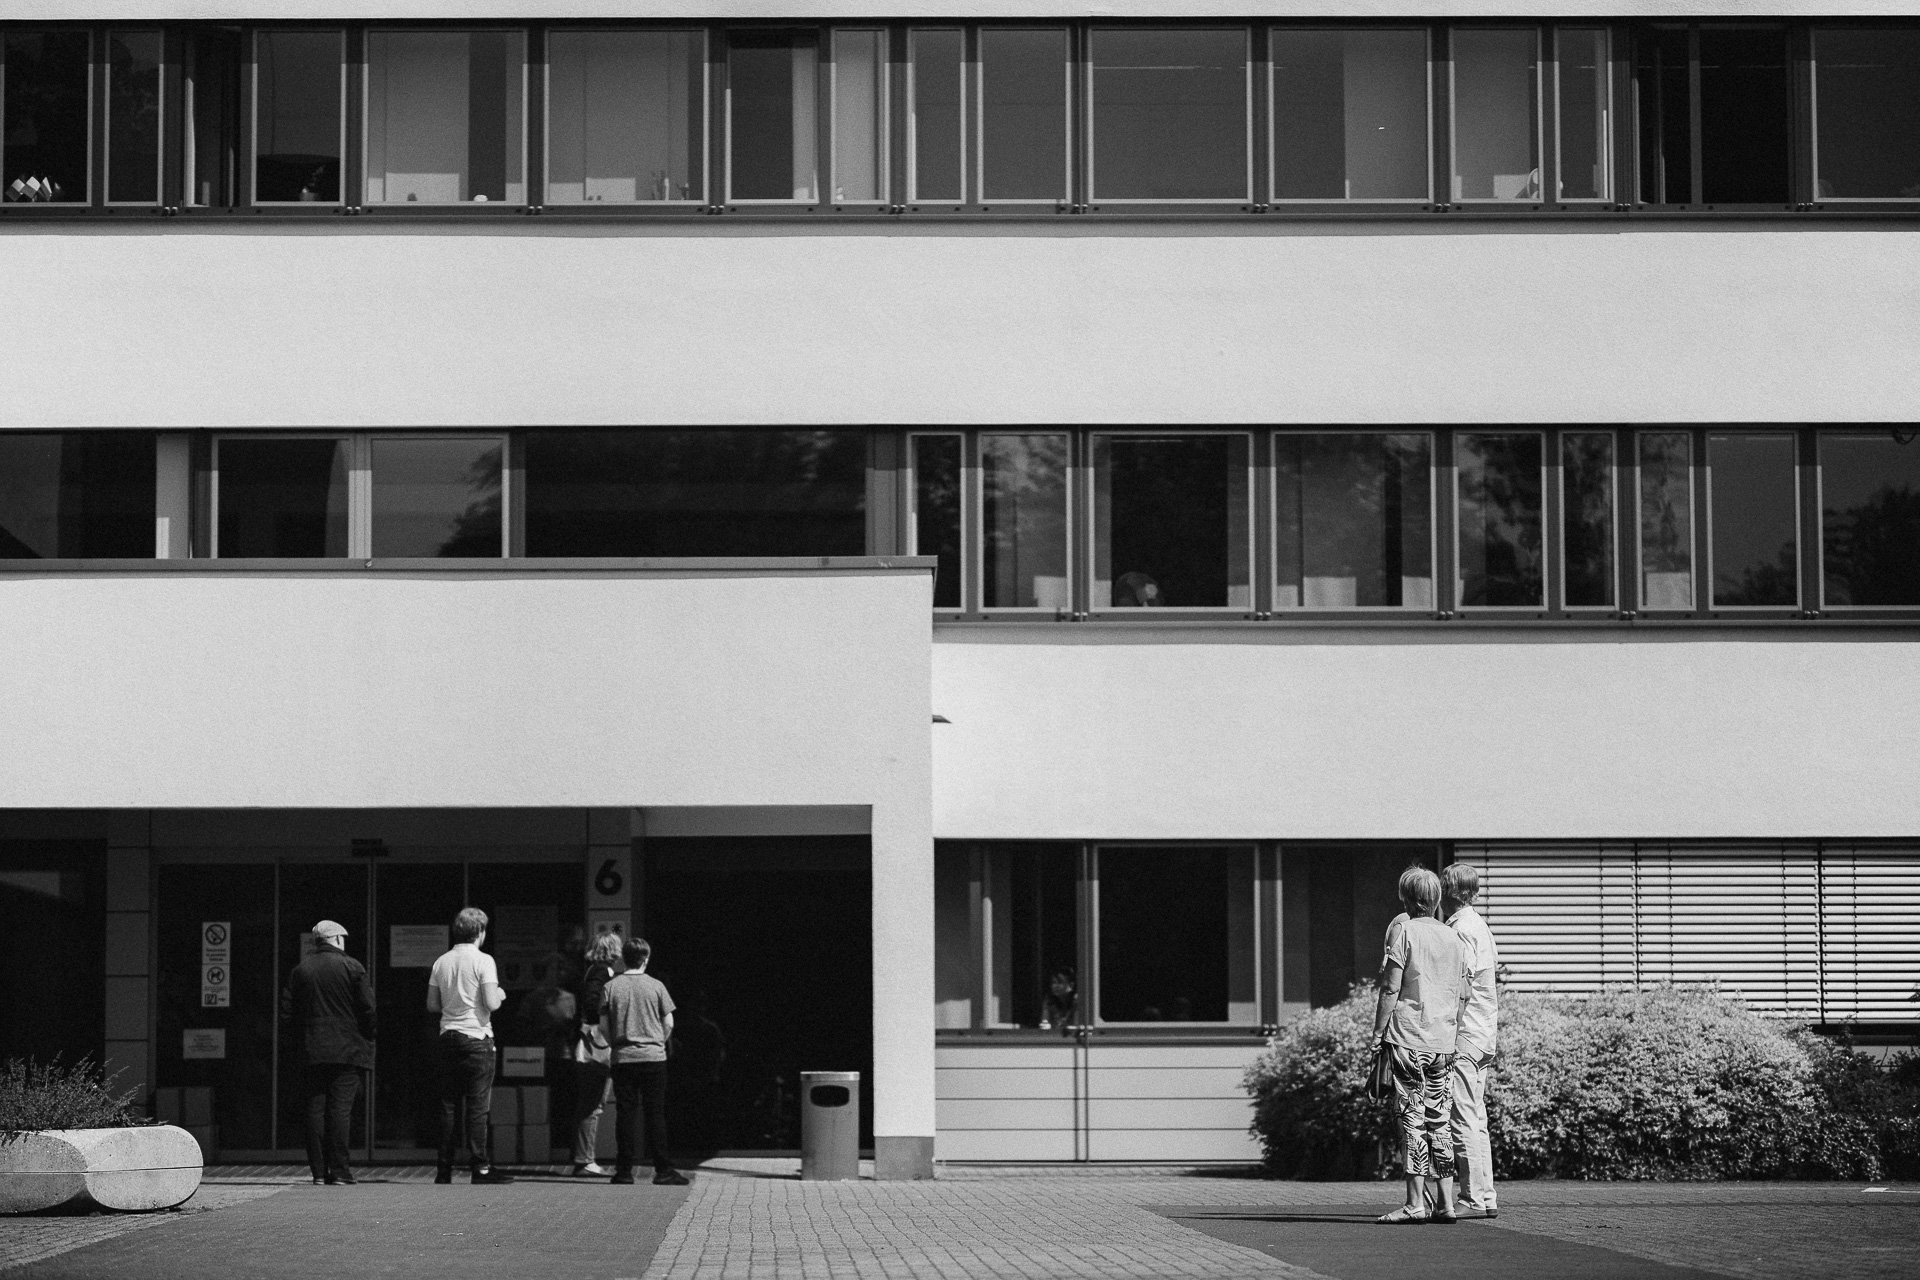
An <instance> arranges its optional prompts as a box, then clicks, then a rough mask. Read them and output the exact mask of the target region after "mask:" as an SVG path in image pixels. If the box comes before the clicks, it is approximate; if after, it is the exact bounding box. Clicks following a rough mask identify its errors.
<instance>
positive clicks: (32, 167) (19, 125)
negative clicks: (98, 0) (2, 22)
mask: <svg viewBox="0 0 1920 1280" xmlns="http://www.w3.org/2000/svg"><path fill="white" fill-rule="evenodd" d="M0 48H4V49H5V52H6V68H5V88H6V91H5V97H4V99H3V100H0V182H4V183H5V186H4V188H0V199H3V200H5V201H6V202H7V203H8V204H14V203H22V204H45V203H85V202H86V200H87V199H88V193H87V174H88V166H87V139H88V136H89V133H90V125H91V122H92V119H93V112H92V110H91V109H90V106H89V101H88V98H89V95H88V92H87V86H88V84H89V82H90V64H89V59H90V58H91V56H92V52H91V48H92V42H91V40H90V39H89V37H88V35H87V33H86V32H84V31H46V32H28V31H10V32H7V33H6V34H5V35H4V36H0Z"/></svg>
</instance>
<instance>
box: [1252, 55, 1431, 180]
mask: <svg viewBox="0 0 1920 1280" xmlns="http://www.w3.org/2000/svg"><path fill="white" fill-rule="evenodd" d="M1427 43H1428V38H1427V32H1426V30H1425V29H1424V28H1408V29H1404V30H1395V29H1389V28H1352V29H1346V30H1330V31H1312V30H1300V29H1295V28H1275V29H1274V32H1273V44H1272V51H1273V198H1274V200H1276V201H1327V200H1362V201H1382V200H1387V201H1393V200H1411V201H1420V200H1430V199H1432V198H1433V192H1432V187H1433V178H1432V167H1431V160H1430V158H1429V157H1430V143H1429V135H1430V134H1431V132H1432V130H1431V125H1430V123H1429V120H1430V113H1431V110H1432V107H1431V103H1432V93H1431V91H1430V89H1429V79H1428V74H1429V73H1428V68H1427V56H1428V55H1427Z"/></svg>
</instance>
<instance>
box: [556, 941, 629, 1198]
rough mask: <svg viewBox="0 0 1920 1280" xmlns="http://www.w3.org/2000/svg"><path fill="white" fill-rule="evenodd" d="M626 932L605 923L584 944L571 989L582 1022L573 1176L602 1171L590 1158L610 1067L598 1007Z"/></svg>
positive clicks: (617, 966) (577, 1043) (577, 1036)
mask: <svg viewBox="0 0 1920 1280" xmlns="http://www.w3.org/2000/svg"><path fill="white" fill-rule="evenodd" d="M625 942H626V937H625V935H623V934H621V933H620V932H619V931H618V930H615V929H609V930H607V931H606V932H605V933H602V934H600V935H598V936H597V937H595V938H594V940H593V941H592V942H589V943H588V944H587V949H586V955H585V957H584V958H585V960H586V962H587V972H586V974H585V976H584V977H583V978H582V979H581V981H580V989H579V991H577V992H576V993H575V996H576V1000H575V1007H576V1008H577V1009H578V1010H579V1016H580V1025H579V1026H578V1027H576V1028H575V1029H574V1043H573V1052H572V1053H571V1054H570V1055H569V1057H570V1058H571V1060H572V1064H573V1067H572V1070H573V1098H574V1105H573V1118H574V1125H573V1172H574V1176H575V1177H597V1176H599V1175H601V1174H604V1173H605V1172H606V1170H605V1169H602V1168H601V1167H600V1165H599V1163H598V1162H597V1161H595V1160H594V1158H593V1149H594V1148H595V1147H596V1146H598V1145H599V1142H600V1113H601V1111H602V1109H603V1107H604V1104H605V1102H606V1097H607V1079H608V1076H609V1075H610V1073H611V1072H612V1070H613V1058H612V1054H611V1053H610V1052H609V1051H608V1047H607V1038H606V1036H604V1035H603V1034H601V1031H600V1007H601V1005H602V1004H604V1003H605V1001H606V991H607V983H608V982H610V981H612V980H613V976H614V975H615V974H617V973H619V972H620V971H621V970H622V969H624V968H625V967H626V966H625V964H623V963H622V962H621V959H620V948H621V945H622V944H623V943H625Z"/></svg>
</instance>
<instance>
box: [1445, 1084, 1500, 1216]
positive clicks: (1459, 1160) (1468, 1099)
mask: <svg viewBox="0 0 1920 1280" xmlns="http://www.w3.org/2000/svg"><path fill="white" fill-rule="evenodd" d="M1492 1067H1493V1058H1492V1056H1491V1055H1488V1056H1487V1057H1485V1058H1482V1059H1479V1060H1478V1061H1476V1060H1475V1059H1474V1058H1473V1057H1472V1056H1471V1055H1470V1054H1468V1053H1467V1052H1466V1051H1464V1050H1463V1051H1462V1052H1460V1053H1458V1054H1455V1055H1454V1059H1453V1150H1454V1160H1455V1163H1456V1164H1457V1165H1458V1166H1459V1174H1460V1198H1461V1200H1462V1201H1463V1202H1465V1203H1467V1204H1470V1205H1476V1206H1478V1207H1479V1208H1482V1209H1494V1208H1498V1207H1499V1206H1498V1205H1497V1204H1496V1203H1495V1201H1494V1193H1493V1139H1492V1136H1491V1135H1490V1134H1489V1133H1488V1131H1487V1073H1488V1072H1489V1071H1490V1070H1491V1069H1492Z"/></svg>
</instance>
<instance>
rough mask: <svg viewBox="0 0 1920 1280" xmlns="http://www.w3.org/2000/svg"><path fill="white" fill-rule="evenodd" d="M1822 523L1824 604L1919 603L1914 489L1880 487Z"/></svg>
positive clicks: (1918, 518) (1919, 502) (1919, 515)
mask: <svg viewBox="0 0 1920 1280" xmlns="http://www.w3.org/2000/svg"><path fill="white" fill-rule="evenodd" d="M1825 526H1826V527H1825V534H1826V538H1825V542H1826V551H1825V558H1826V570H1827V575H1826V578H1827V580H1826V602H1827V603H1828V604H1830V605H1911V604H1920V492H1916V491H1915V490H1914V488H1913V487H1912V486H1911V485H1909V484H1904V483H1903V484H1901V485H1899V486H1898V487H1895V486H1893V485H1891V484H1889V485H1886V486H1884V487H1882V488H1880V489H1879V490H1877V491H1876V492H1875V493H1874V494H1873V495H1872V496H1871V497H1869V498H1867V499H1866V500H1865V501H1862V502H1859V503H1856V504H1855V505H1853V506H1851V507H1847V508H1845V509H1844V510H1835V509H1833V508H1832V507H1829V508H1828V509H1827V512H1826V520H1825Z"/></svg>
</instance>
